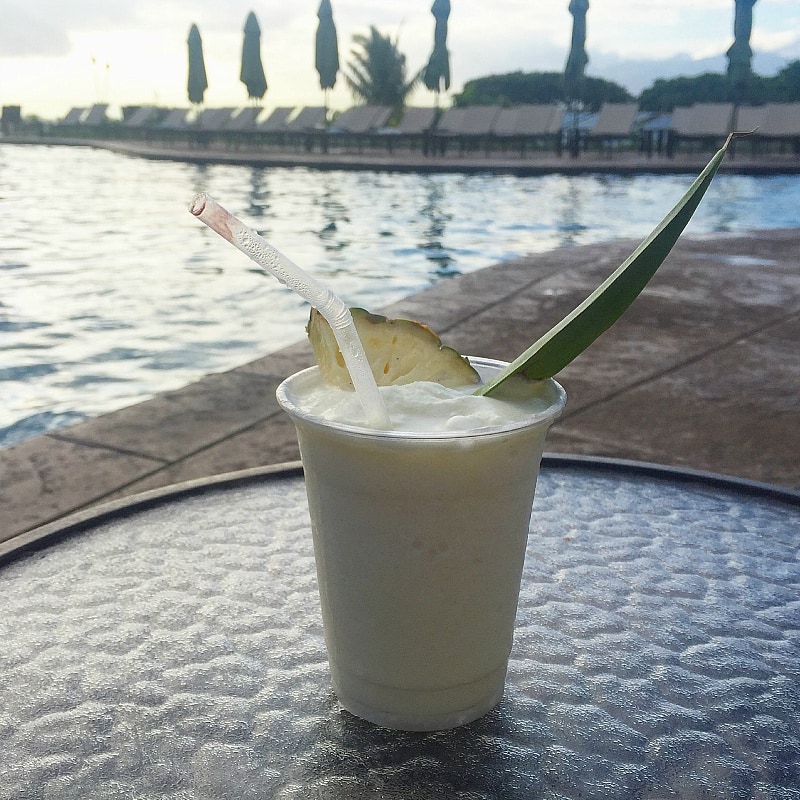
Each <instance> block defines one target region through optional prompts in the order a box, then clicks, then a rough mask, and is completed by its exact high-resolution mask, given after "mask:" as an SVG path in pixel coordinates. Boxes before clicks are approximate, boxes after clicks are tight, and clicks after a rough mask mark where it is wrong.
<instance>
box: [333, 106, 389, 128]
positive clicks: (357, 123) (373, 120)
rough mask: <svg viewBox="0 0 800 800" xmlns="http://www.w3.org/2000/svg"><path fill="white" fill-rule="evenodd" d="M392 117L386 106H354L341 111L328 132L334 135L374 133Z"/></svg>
mask: <svg viewBox="0 0 800 800" xmlns="http://www.w3.org/2000/svg"><path fill="white" fill-rule="evenodd" d="M391 116H392V109H391V108H389V107H388V106H370V105H366V106H354V107H353V108H348V109H347V110H346V111H343V112H342V113H341V114H339V116H337V117H336V118H335V119H334V121H333V122H332V123H331V127H330V130H331V131H332V132H335V133H354V134H363V133H374V132H375V131H376V130H378V128H382V127H383V126H384V125H386V123H387V122H388V121H389V118H390V117H391Z"/></svg>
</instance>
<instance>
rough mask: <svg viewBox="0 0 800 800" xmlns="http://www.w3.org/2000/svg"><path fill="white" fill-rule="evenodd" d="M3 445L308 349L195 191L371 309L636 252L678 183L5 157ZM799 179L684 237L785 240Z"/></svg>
mask: <svg viewBox="0 0 800 800" xmlns="http://www.w3.org/2000/svg"><path fill="white" fill-rule="evenodd" d="M0 176H2V180H1V181H0V220H2V233H3V236H2V240H0V397H2V399H3V402H2V403H0V446H7V445H10V444H13V443H15V442H18V441H22V440H23V439H25V438H28V437H30V436H34V435H36V434H38V433H41V432H43V431H46V430H51V429H54V428H57V427H60V426H63V425H65V424H69V423H72V422H75V421H77V420H79V419H81V418H85V417H86V416H93V415H96V414H100V413H103V412H106V411H110V410H113V409H115V408H120V407H123V406H125V405H129V404H131V403H134V402H137V401H139V400H142V399H144V398H146V397H148V396H150V395H152V394H154V393H157V392H160V391H165V390H168V389H173V388H177V387H178V386H181V385H183V384H186V383H188V382H190V381H192V380H196V379H197V378H199V377H201V376H202V375H204V374H206V373H209V372H215V371H221V370H225V369H229V368H231V367H234V366H237V365H238V364H241V363H243V362H245V361H248V360H250V359H252V358H255V357H258V356H259V355H263V354H264V353H267V352H271V351H273V350H277V349H279V348H281V347H283V346H285V345H287V344H290V343H291V342H293V341H297V340H299V339H301V338H302V337H303V336H304V327H305V322H306V319H307V315H308V310H307V307H306V306H305V304H304V303H303V302H301V301H300V300H299V299H298V298H297V297H295V296H294V295H293V294H291V293H290V292H288V291H287V290H286V289H284V288H283V287H282V286H280V285H279V284H278V282H277V281H275V280H272V279H270V278H268V277H265V276H264V275H263V273H262V272H261V271H260V270H259V269H258V268H257V267H256V266H255V265H254V264H252V263H251V262H250V261H248V259H247V258H246V256H244V255H243V254H242V253H240V252H239V251H237V250H236V249H235V248H232V247H231V246H230V245H228V244H226V243H225V242H224V241H223V240H222V239H221V238H220V237H219V236H217V234H215V233H214V232H213V231H211V230H210V229H208V228H207V227H206V226H204V225H202V224H200V223H198V221H197V220H196V219H194V218H193V217H192V216H191V215H190V214H189V213H188V211H187V205H188V203H189V201H190V199H191V198H192V196H193V195H194V194H196V193H197V192H200V191H207V192H209V194H211V195H212V196H214V197H216V198H217V199H218V200H219V201H220V202H221V203H222V204H223V205H225V206H226V207H228V208H229V209H230V210H231V211H232V212H234V213H235V214H237V215H239V216H241V217H242V218H243V219H244V221H245V222H250V223H251V224H252V227H253V228H255V229H256V230H257V231H258V232H259V233H261V234H262V235H263V236H265V237H266V238H268V239H269V240H270V241H272V242H273V243H274V244H275V246H276V247H278V249H280V250H282V251H283V252H284V253H286V254H287V255H288V256H289V257H290V258H291V259H292V260H294V261H296V262H297V263H298V264H300V265H301V266H303V267H306V268H307V269H309V270H311V271H313V272H314V274H316V275H318V276H319V277H320V278H322V279H323V280H327V281H329V282H330V283H331V285H332V287H333V289H334V290H335V291H336V292H337V293H338V294H340V295H341V296H342V297H343V298H344V299H345V300H346V301H347V302H348V303H350V304H352V305H361V306H365V307H367V308H373V309H378V308H380V307H382V306H384V305H386V304H388V303H390V302H392V301H394V300H396V299H399V298H400V297H403V296H405V295H407V294H409V293H411V292H414V291H418V290H420V289H423V288H425V287H427V286H430V285H431V284H432V283H435V282H437V281H439V280H442V279H446V278H447V277H448V276H451V275H454V274H456V273H465V272H470V271H473V270H476V269H480V268H482V267H486V266H489V265H491V264H494V263H497V262H498V261H502V260H505V259H509V258H514V257H517V256H520V255H523V254H525V253H529V252H541V251H545V250H549V249H552V248H554V247H558V246H560V245H579V244H587V243H590V242H597V241H603V240H608V239H611V238H617V237H631V236H633V237H641V236H644V235H645V234H646V233H647V232H648V231H649V230H650V229H651V228H652V227H653V226H654V225H655V224H656V223H657V222H658V221H659V220H660V219H661V217H662V216H663V215H664V213H665V212H666V211H667V209H668V208H669V207H670V206H671V205H672V204H674V203H675V202H676V201H677V200H678V199H679V198H680V197H681V196H682V195H683V193H684V192H685V191H686V188H687V187H688V186H689V184H690V183H691V178H690V176H655V175H641V176H638V177H620V176H613V175H600V176H598V175H585V176H563V175H547V176H541V177H529V178H519V177H514V176H510V175H497V176H493V175H488V174H476V175H458V174H439V175H414V174H398V173H376V172H345V171H330V172H318V171H313V170H309V169H304V168H294V169H264V168H251V167H240V166H224V165H193V164H182V163H178V162H157V161H147V160H144V159H136V158H130V157H127V156H121V155H116V154H114V153H108V152H102V151H94V150H92V149H90V148H83V147H69V148H67V147H42V146H13V145H7V144H0ZM798 207H800V177H796V176H791V177H786V176H776V177H767V178H750V177H740V176H729V175H721V176H718V177H717V179H716V180H715V182H714V184H712V186H711V189H710V190H709V192H708V194H707V195H706V198H705V200H704V202H703V204H702V205H701V206H700V208H699V209H698V212H697V214H696V216H695V219H694V220H693V221H692V223H691V225H690V231H694V232H695V233H697V232H708V231H735V230H742V229H747V228H770V227H791V226H794V225H796V224H797V219H796V209H797V208H798Z"/></svg>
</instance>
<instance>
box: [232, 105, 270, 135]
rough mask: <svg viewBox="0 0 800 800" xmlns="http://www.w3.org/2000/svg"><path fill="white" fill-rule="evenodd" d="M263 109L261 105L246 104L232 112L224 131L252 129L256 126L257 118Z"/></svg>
mask: <svg viewBox="0 0 800 800" xmlns="http://www.w3.org/2000/svg"><path fill="white" fill-rule="evenodd" d="M263 110H264V109H262V108H261V106H248V107H247V108H243V109H241V110H240V111H238V112H237V113H236V114H234V115H233V116H232V117H231V118H230V120H228V124H227V125H226V126H225V130H226V131H239V132H242V131H254V130H255V129H256V127H257V123H258V118H259V116H260V115H261V112H262V111H263Z"/></svg>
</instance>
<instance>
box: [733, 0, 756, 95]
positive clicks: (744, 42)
mask: <svg viewBox="0 0 800 800" xmlns="http://www.w3.org/2000/svg"><path fill="white" fill-rule="evenodd" d="M755 4H756V0H736V10H735V15H734V21H733V36H734V40H733V44H732V45H731V47H730V48H729V50H728V52H727V56H728V82H729V84H730V91H731V100H733V102H734V103H735V104H736V105H737V106H738V105H739V104H741V103H742V102H744V101H745V100H746V99H747V89H748V84H749V83H750V77H751V75H752V71H751V68H750V62H751V59H752V58H753V51H752V49H751V48H750V34H751V32H752V29H753V6H754V5H755Z"/></svg>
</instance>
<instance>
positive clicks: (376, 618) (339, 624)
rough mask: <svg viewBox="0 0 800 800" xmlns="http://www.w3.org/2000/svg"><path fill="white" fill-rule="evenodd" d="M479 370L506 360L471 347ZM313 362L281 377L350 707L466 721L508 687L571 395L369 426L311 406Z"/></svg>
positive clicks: (392, 724) (336, 670) (337, 671)
mask: <svg viewBox="0 0 800 800" xmlns="http://www.w3.org/2000/svg"><path fill="white" fill-rule="evenodd" d="M470 362H471V363H472V364H473V366H474V367H475V368H476V369H477V370H478V371H479V372H480V373H481V374H482V376H484V377H486V376H487V375H489V374H491V373H492V372H493V371H496V370H499V369H501V368H502V367H503V366H505V365H504V364H503V363H502V362H498V361H493V360H489V359H481V358H470ZM320 380H321V378H320V375H319V371H318V369H317V368H316V367H312V368H311V369H307V370H304V371H302V372H298V373H296V374H295V375H292V376H291V377H289V378H287V379H286V380H285V381H284V382H283V383H282V384H281V385H280V386H279V387H278V390H277V397H278V401H279V403H280V405H281V406H282V407H283V409H284V410H285V411H287V412H288V414H289V415H290V416H291V418H292V420H293V421H294V424H295V426H296V429H297V436H298V441H299V444H300V453H301V458H302V461H303V467H304V471H305V480H306V489H307V493H308V502H309V509H310V512H311V524H312V531H313V539H314V553H315V558H316V565H317V578H318V584H319V592H320V599H321V605H322V619H323V625H324V631H325V641H326V645H327V649H328V657H329V662H330V669H331V677H332V683H333V688H334V691H335V692H336V695H337V696H338V698H339V701H340V702H341V704H342V706H344V708H346V709H347V710H348V711H350V712H352V713H353V714H355V715H357V716H359V717H362V718H363V719H366V720H369V721H370V722H373V723H375V724H377V725H381V726H383V727H387V728H395V729H400V730H413V731H428V730H440V729H445V728H452V727H456V726H458V725H463V724H465V723H467V722H470V721H472V720H474V719H477V718H478V717H480V716H482V715H483V714H485V713H486V712H487V711H489V710H490V709H492V708H493V707H494V706H495V705H496V704H497V703H498V702H499V701H500V699H501V697H502V694H503V685H504V682H505V676H506V669H507V666H508V657H509V654H510V652H511V645H512V640H513V631H514V619H515V616H516V609H517V601H518V597H519V587H520V578H521V575H522V566H523V561H524V556H525V546H526V540H527V536H528V528H529V525H530V518H531V507H532V504H533V496H534V490H535V488H536V480H537V477H538V474H539V464H540V461H541V456H542V450H543V448H544V442H545V436H546V433H547V430H548V428H549V427H550V425H551V424H552V423H553V422H554V421H555V419H556V418H557V417H558V416H559V414H560V413H561V410H562V409H563V407H564V404H565V402H566V394H565V392H564V390H563V389H562V387H561V386H560V385H559V384H558V383H556V382H555V381H553V380H549V381H545V382H542V383H541V384H540V386H539V390H538V392H539V396H541V394H542V393H543V394H544V396H545V399H546V403H547V407H546V409H545V410H544V411H542V410H538V411H536V412H534V413H532V414H531V416H530V418H529V419H526V420H525V421H524V422H517V423H513V424H509V425H504V426H498V427H494V428H481V429H479V430H474V431H470V432H466V433H464V432H451V431H448V432H444V433H432V434H427V433H425V434H420V433H409V432H403V431H396V430H390V431H376V430H371V429H369V428H361V427H357V426H353V425H346V424H339V423H336V422H331V421H329V420H325V419H321V418H319V417H316V416H313V415H311V414H309V413H308V412H307V411H304V410H303V404H302V398H303V395H304V393H305V392H307V391H308V389H309V387H311V386H313V385H318V383H319V381H320Z"/></svg>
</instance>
